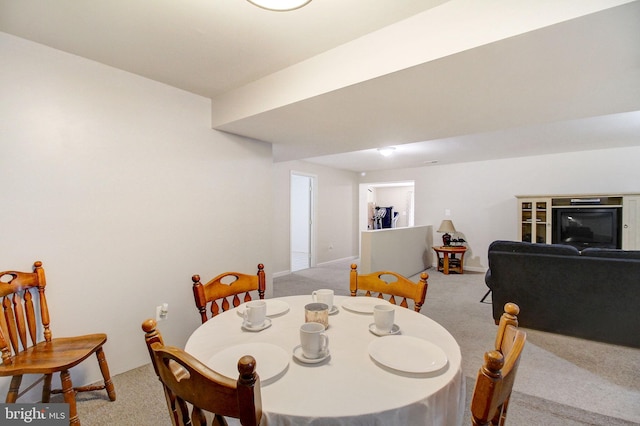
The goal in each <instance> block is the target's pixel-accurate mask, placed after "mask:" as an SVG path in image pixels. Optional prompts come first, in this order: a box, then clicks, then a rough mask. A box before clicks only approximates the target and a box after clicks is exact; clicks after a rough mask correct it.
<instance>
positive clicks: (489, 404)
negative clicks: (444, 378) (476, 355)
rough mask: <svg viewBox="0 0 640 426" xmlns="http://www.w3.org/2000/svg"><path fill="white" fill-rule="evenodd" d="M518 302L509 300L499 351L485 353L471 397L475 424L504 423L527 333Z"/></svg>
mask: <svg viewBox="0 0 640 426" xmlns="http://www.w3.org/2000/svg"><path fill="white" fill-rule="evenodd" d="M519 312H520V309H519V307H518V305H516V304H514V303H507V304H506V305H505V312H504V314H502V317H501V319H500V324H499V326H498V334H497V337H496V342H495V350H492V351H489V352H487V353H485V354H484V363H483V365H482V367H481V368H480V371H479V372H478V379H477V380H476V385H475V389H474V391H473V396H472V400H471V422H472V424H473V425H477V426H479V425H504V423H505V420H506V418H507V408H508V405H509V400H510V398H511V392H512V390H513V383H514V381H515V378H516V373H517V371H518V364H519V363H520V357H521V355H522V351H523V349H524V344H525V342H526V340H527V334H526V333H525V332H524V331H522V330H519V329H518V318H517V315H518V313H519Z"/></svg>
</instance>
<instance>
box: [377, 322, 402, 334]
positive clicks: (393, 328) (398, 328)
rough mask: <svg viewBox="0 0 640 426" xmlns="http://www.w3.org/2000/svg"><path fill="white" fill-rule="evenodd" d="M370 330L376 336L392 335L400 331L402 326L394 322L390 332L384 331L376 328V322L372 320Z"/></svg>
mask: <svg viewBox="0 0 640 426" xmlns="http://www.w3.org/2000/svg"><path fill="white" fill-rule="evenodd" d="M369 331H370V332H372V333H373V334H375V335H376V336H390V335H392V334H398V333H400V327H398V324H393V327H391V330H390V331H389V332H385V333H383V332H381V331H378V329H377V328H376V323H375V322H372V323H371V324H369Z"/></svg>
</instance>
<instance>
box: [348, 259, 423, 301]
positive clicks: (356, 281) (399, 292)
mask: <svg viewBox="0 0 640 426" xmlns="http://www.w3.org/2000/svg"><path fill="white" fill-rule="evenodd" d="M383 276H387V277H388V278H387V279H388V281H387V280H385V279H383ZM427 278H429V275H428V274H427V273H426V272H423V273H421V274H420V281H419V282H417V283H415V282H413V281H411V280H409V279H407V278H405V277H403V276H402V275H400V274H398V273H396V272H391V271H378V272H372V273H370V274H358V265H356V264H355V263H353V264H351V275H350V279H349V282H350V290H351V296H354V297H355V296H357V295H358V291H364V292H365V296H376V297H378V298H379V299H384V296H383V295H388V296H389V299H388V300H389V302H391V303H393V304H394V305H395V304H397V303H396V297H398V298H402V300H401V302H400V306H404V307H405V308H408V307H409V304H408V303H407V299H411V300H413V309H414V310H415V311H416V312H420V309H421V308H422V304H423V303H424V300H425V298H426V296H427V287H428V286H429V284H428V283H427ZM376 293H377V295H376Z"/></svg>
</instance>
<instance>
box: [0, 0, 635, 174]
mask: <svg viewBox="0 0 640 426" xmlns="http://www.w3.org/2000/svg"><path fill="white" fill-rule="evenodd" d="M638 22H640V1H638V0H636V1H630V0H554V1H540V0H517V1H516V0H514V1H509V2H505V1H504V0H483V1H482V2H477V0H451V1H445V0H402V1H398V0H313V1H312V2H311V3H310V4H309V5H307V6H306V7H304V8H302V9H298V10H296V11H291V12H269V11H266V10H263V9H260V8H257V7H255V6H253V5H251V4H250V3H249V2H247V1H246V0H189V1H175V0H153V1H151V0H109V1H101V2H98V1H77V0H56V1H50V0H0V31H4V32H7V33H10V34H14V35H17V36H19V37H23V38H26V39H29V40H33V41H35V42H38V43H42V44H45V45H48V46H51V47H53V48H56V49H60V50H63V51H66V52H69V53H73V54H76V55H80V56H83V57H86V58H89V59H92V60H95V61H98V62H101V63H104V64H107V65H110V66H114V67H117V68H120V69H123V70H126V71H129V72H132V73H135V74H138V75H141V76H144V77H148V78H150V79H153V80H157V81H160V82H163V83H166V84H169V85H171V86H175V87H178V88H181V89H184V90H187V91H190V92H193V93H196V94H199V95H202V96H206V97H208V98H211V99H212V113H213V120H212V123H213V127H214V128H216V129H219V130H223V131H227V132H231V133H236V134H240V135H243V136H247V137H251V138H255V139H259V140H263V141H267V142H270V143H272V144H273V145H274V158H275V160H276V161H284V160H291V159H307V160H309V161H313V162H317V163H320V164H326V165H329V166H333V167H339V168H344V169H347V170H354V171H370V170H378V169H385V168H398V167H418V166H424V165H426V164H431V162H432V161H438V163H437V164H448V163H454V162H466V161H477V160H485V159H491V158H510V157H519V156H528V155H540V154H547V153H558V152H568V151H579V150H592V149H602V148H609V147H623V146H633V145H640V25H639V24H638ZM388 145H392V146H395V147H396V152H395V154H394V156H392V157H387V158H384V157H381V156H380V155H379V154H378V153H377V151H376V148H378V147H383V146H388Z"/></svg>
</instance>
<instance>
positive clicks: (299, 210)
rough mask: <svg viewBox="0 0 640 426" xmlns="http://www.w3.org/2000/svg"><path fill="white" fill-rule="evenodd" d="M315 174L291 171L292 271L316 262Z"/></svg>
mask: <svg viewBox="0 0 640 426" xmlns="http://www.w3.org/2000/svg"><path fill="white" fill-rule="evenodd" d="M314 192H315V176H313V175H308V174H304V173H297V172H291V200H290V205H291V219H290V223H291V245H290V247H291V260H290V262H291V272H295V271H299V270H301V269H308V268H310V267H311V266H313V264H314V252H313V241H314V238H313V229H314V226H313V225H314V220H313V219H314V206H315V203H314Z"/></svg>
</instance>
